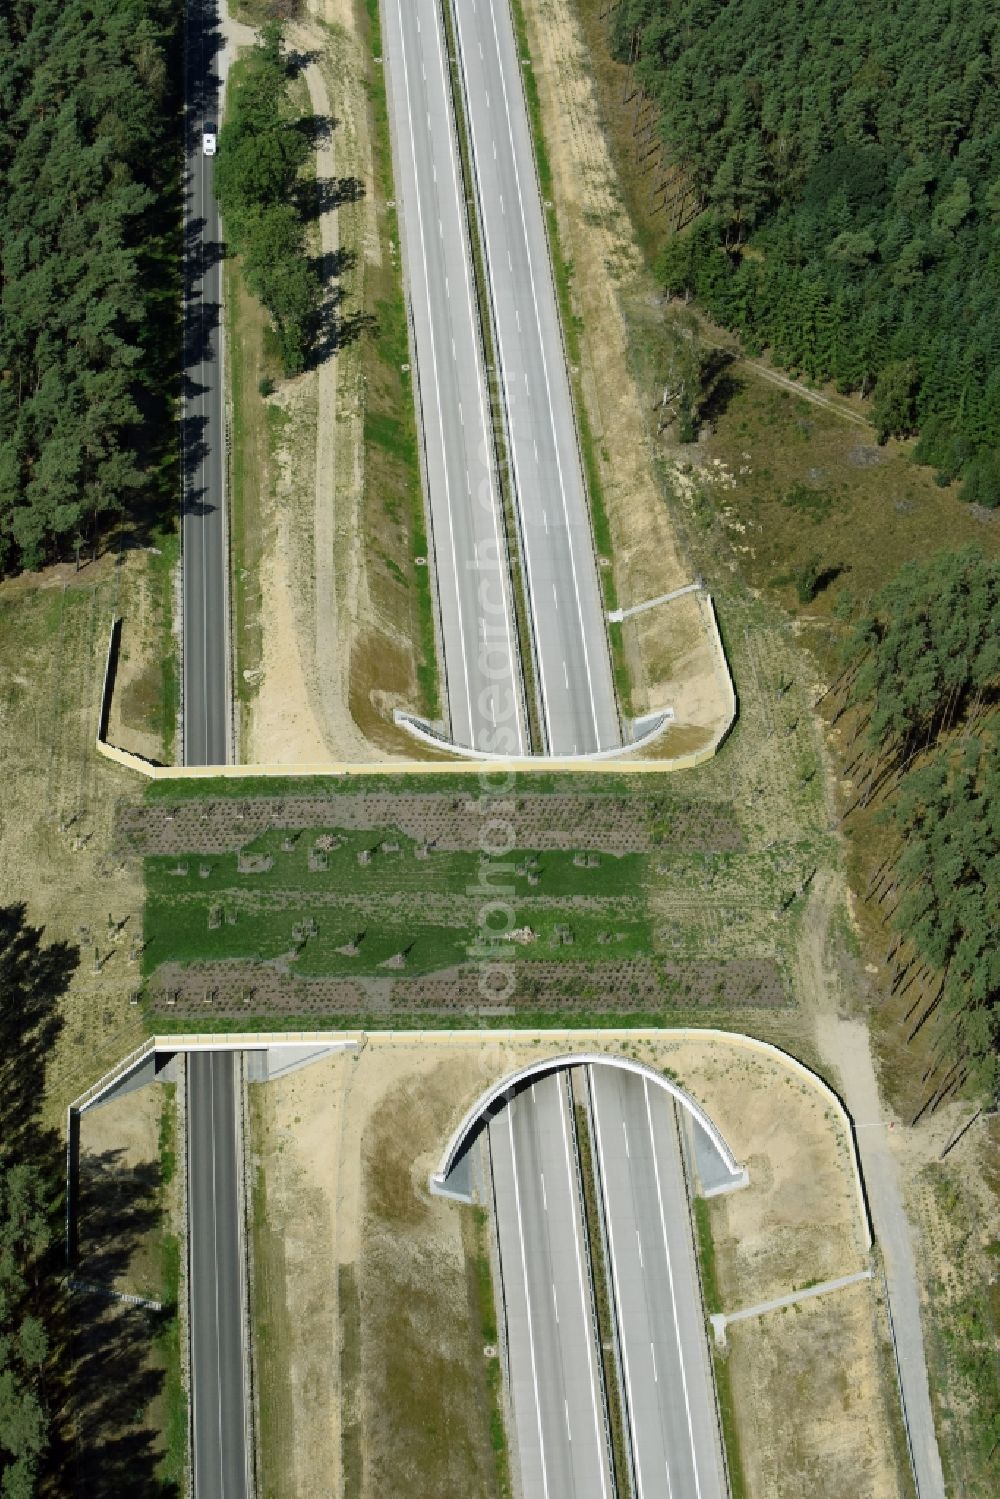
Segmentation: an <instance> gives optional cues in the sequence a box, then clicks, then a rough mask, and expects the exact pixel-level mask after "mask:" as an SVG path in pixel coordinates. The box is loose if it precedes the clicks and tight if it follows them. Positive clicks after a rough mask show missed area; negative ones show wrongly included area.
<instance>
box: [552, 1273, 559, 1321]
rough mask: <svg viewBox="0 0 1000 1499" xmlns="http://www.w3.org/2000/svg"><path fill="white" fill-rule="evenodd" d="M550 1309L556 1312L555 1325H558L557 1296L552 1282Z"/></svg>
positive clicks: (554, 1284)
mask: <svg viewBox="0 0 1000 1499" xmlns="http://www.w3.org/2000/svg"><path fill="white" fill-rule="evenodd" d="M552 1309H553V1311H554V1312H555V1314H556V1326H557V1327H558V1325H559V1297H558V1296H557V1294H556V1283H555V1281H553V1282H552Z"/></svg>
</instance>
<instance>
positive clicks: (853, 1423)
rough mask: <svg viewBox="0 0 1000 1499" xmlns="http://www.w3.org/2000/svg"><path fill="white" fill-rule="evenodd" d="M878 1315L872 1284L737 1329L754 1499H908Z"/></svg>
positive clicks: (733, 1371)
mask: <svg viewBox="0 0 1000 1499" xmlns="http://www.w3.org/2000/svg"><path fill="white" fill-rule="evenodd" d="M874 1313H875V1308H874V1299H873V1295H872V1292H871V1290H870V1288H869V1286H868V1285H867V1284H864V1283H863V1284H861V1285H857V1286H850V1287H848V1288H847V1289H846V1290H843V1291H838V1292H836V1293H834V1294H833V1295H831V1296H829V1297H818V1298H816V1300H814V1301H807V1302H803V1303H802V1304H801V1305H799V1306H795V1307H788V1308H786V1309H785V1310H783V1311H780V1312H774V1313H771V1314H770V1315H768V1316H766V1317H760V1318H757V1319H755V1320H753V1321H750V1322H740V1323H737V1324H736V1325H735V1326H733V1327H731V1328H729V1329H728V1330H727V1337H728V1339H729V1354H728V1358H727V1360H726V1365H727V1369H728V1373H729V1380H730V1383H731V1388H732V1393H733V1400H734V1404H735V1408H736V1411H737V1414H738V1421H739V1428H740V1439H741V1440H740V1451H741V1456H742V1460H743V1469H744V1477H745V1480H746V1491H747V1494H748V1495H749V1496H750V1499H764V1496H767V1499H800V1496H801V1495H802V1494H803V1493H806V1492H808V1493H813V1494H816V1495H822V1499H898V1495H899V1493H900V1487H899V1478H898V1476H897V1469H896V1464H895V1461H894V1459H893V1453H892V1445H891V1442H890V1440H889V1430H890V1427H889V1413H888V1407H887V1393H888V1391H891V1394H892V1396H893V1397H894V1394H895V1392H894V1391H892V1389H891V1386H888V1391H887V1386H886V1383H885V1380H884V1377H883V1374H882V1364H881V1361H880V1354H879V1348H878V1342H877V1338H878V1334H877V1332H876V1327H875V1316H874Z"/></svg>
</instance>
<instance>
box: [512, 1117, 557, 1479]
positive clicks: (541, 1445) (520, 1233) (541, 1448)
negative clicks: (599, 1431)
mask: <svg viewBox="0 0 1000 1499" xmlns="http://www.w3.org/2000/svg"><path fill="white" fill-rule="evenodd" d="M506 1113H507V1129H508V1132H509V1134H510V1163H511V1170H512V1175H513V1177H514V1207H515V1209H516V1210H517V1237H518V1240H519V1242H520V1245H521V1274H522V1275H523V1276H524V1304H525V1307H526V1309H527V1313H528V1351H529V1353H530V1355H531V1383H532V1385H533V1386H534V1390H535V1419H536V1421H537V1422H538V1456H539V1458H540V1460H541V1464H542V1493H543V1494H544V1495H545V1499H548V1494H549V1475H548V1472H547V1471H546V1467H545V1435H544V1432H543V1431H542V1402H541V1400H540V1399H539V1395H538V1368H537V1366H536V1363H535V1333H534V1328H533V1327H532V1323H531V1293H530V1291H529V1289H528V1260H527V1256H526V1255H525V1252H524V1224H523V1223H522V1222H521V1189H520V1187H519V1186H518V1181H517V1152H516V1151H515V1149H514V1119H513V1114H514V1106H513V1104H508V1106H507V1110H506Z"/></svg>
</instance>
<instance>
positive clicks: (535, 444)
mask: <svg viewBox="0 0 1000 1499" xmlns="http://www.w3.org/2000/svg"><path fill="white" fill-rule="evenodd" d="M531 446H532V447H533V448H534V450H535V462H536V463H537V462H538V443H537V442H536V441H535V439H534V438H532V439H531Z"/></svg>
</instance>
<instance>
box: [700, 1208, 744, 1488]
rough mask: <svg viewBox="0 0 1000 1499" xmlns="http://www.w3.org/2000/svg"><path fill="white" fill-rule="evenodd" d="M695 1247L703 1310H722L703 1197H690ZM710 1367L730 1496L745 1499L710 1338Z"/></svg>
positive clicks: (728, 1386) (726, 1376) (729, 1396)
mask: <svg viewBox="0 0 1000 1499" xmlns="http://www.w3.org/2000/svg"><path fill="white" fill-rule="evenodd" d="M692 1204H693V1208H694V1228H695V1247H696V1249H697V1252H698V1268H699V1271H700V1274H701V1295H702V1301H703V1303H704V1307H705V1311H706V1312H707V1313H708V1315H709V1316H712V1315H713V1314H714V1313H716V1312H721V1311H722V1297H721V1294H720V1291H719V1276H718V1263H717V1260H716V1255H715V1240H714V1238H713V1236H712V1211H711V1205H710V1204H709V1203H708V1202H707V1201H706V1200H705V1198H704V1197H693V1198H692ZM710 1346H711V1353H712V1368H713V1372H714V1376H715V1392H716V1398H717V1401H718V1409H719V1421H720V1424H721V1426H722V1442H723V1446H724V1447H725V1452H726V1464H727V1467H728V1470H729V1494H730V1499H747V1496H748V1494H749V1489H748V1487H747V1480H746V1473H745V1470H744V1467H743V1451H742V1446H741V1443H740V1432H739V1422H738V1420H737V1415H736V1401H735V1397H734V1395H733V1383H732V1378H731V1376H730V1369H729V1361H728V1359H727V1358H726V1356H725V1354H724V1353H721V1352H720V1351H719V1349H718V1348H717V1347H716V1346H715V1340H714V1338H712V1339H711V1340H710Z"/></svg>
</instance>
